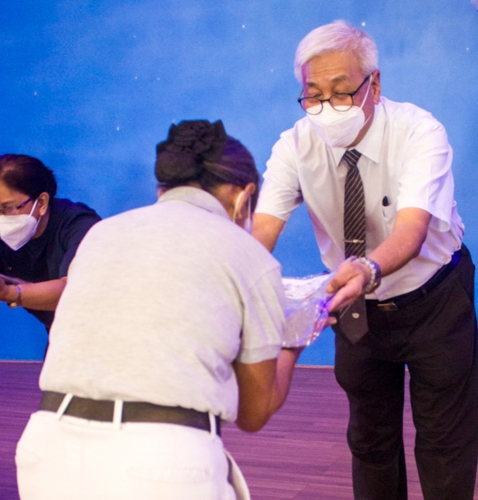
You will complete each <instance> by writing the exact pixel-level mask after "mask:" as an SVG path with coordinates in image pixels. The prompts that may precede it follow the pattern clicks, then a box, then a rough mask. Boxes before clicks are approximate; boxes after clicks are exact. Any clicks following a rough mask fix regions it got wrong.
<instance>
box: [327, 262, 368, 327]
mask: <svg viewBox="0 0 478 500" xmlns="http://www.w3.org/2000/svg"><path fill="white" fill-rule="evenodd" d="M369 281H370V269H369V268H368V267H367V266H366V265H365V264H362V263H360V262H358V261H353V260H348V259H347V260H346V261H345V262H343V263H342V264H341V265H340V266H339V267H338V268H337V270H336V271H335V273H334V277H333V278H332V279H331V280H330V282H329V283H328V285H327V288H326V291H327V293H330V294H334V296H333V297H332V299H331V300H330V303H329V312H333V311H337V310H339V309H342V308H343V307H345V306H348V305H350V304H352V303H353V302H355V300H356V299H358V298H359V297H360V296H361V295H362V294H363V290H364V287H365V286H366V285H367V283H368V282H369ZM331 319H332V320H333V319H334V318H331ZM334 323H335V321H333V323H331V324H334Z"/></svg>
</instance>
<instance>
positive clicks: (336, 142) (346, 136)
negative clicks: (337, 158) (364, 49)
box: [307, 80, 371, 148]
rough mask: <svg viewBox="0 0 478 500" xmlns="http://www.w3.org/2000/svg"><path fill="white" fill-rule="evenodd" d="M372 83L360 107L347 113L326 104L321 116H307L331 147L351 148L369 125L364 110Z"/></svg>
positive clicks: (353, 107) (352, 108)
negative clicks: (360, 133) (363, 129)
mask: <svg viewBox="0 0 478 500" xmlns="http://www.w3.org/2000/svg"><path fill="white" fill-rule="evenodd" d="M370 82H371V80H369V82H368V87H367V93H366V94H365V97H364V99H363V101H362V105H361V106H360V107H358V106H352V107H351V108H350V109H349V110H347V111H337V110H335V109H334V108H333V107H332V106H331V105H330V103H328V102H324V103H323V109H322V111H321V112H320V114H318V115H313V114H307V118H309V120H310V121H311V122H312V123H313V124H314V127H315V129H316V130H317V132H318V134H319V135H320V137H321V138H322V140H323V141H324V142H325V143H326V144H327V145H329V146H330V147H332V148H334V147H341V148H346V147H348V146H350V144H352V143H353V142H354V140H355V139H356V138H357V136H358V134H359V132H360V130H362V128H363V127H364V125H365V124H366V123H367V122H366V121H365V115H364V112H363V110H362V108H363V106H364V104H365V101H366V100H367V97H368V93H369V91H370V86H371V84H370ZM319 106H320V105H319ZM311 109H313V108H311ZM338 109H340V106H338ZM369 118H370V117H369ZM367 121H368V119H367Z"/></svg>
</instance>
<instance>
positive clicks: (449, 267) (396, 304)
mask: <svg viewBox="0 0 478 500" xmlns="http://www.w3.org/2000/svg"><path fill="white" fill-rule="evenodd" d="M462 250H463V248H462V249H460V250H457V251H456V252H455V253H454V254H453V255H452V258H451V260H450V262H449V263H448V264H446V265H445V266H443V267H441V268H440V269H439V270H438V271H437V272H436V273H435V274H434V275H433V276H432V277H431V278H430V279H429V280H428V281H427V282H426V283H425V284H424V285H422V286H421V287H419V288H417V289H416V290H413V291H411V292H408V293H404V294H403V295H397V296H396V297H391V298H390V299H387V300H384V301H382V302H381V301H379V300H367V305H370V306H372V307H378V308H379V309H380V310H381V311H383V312H390V311H398V310H399V309H402V308H404V307H406V306H409V305H410V304H413V303H414V302H416V301H417V300H420V299H422V298H424V297H426V296H427V295H428V294H429V293H430V292H431V291H432V290H433V289H434V288H436V287H437V286H438V285H439V284H440V283H441V282H442V281H443V280H444V279H445V278H446V277H447V276H449V274H450V273H451V272H452V271H453V269H455V267H456V266H457V265H458V263H459V262H460V256H461V253H462ZM463 251H464V250H463Z"/></svg>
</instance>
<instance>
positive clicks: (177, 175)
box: [156, 120, 227, 185]
mask: <svg viewBox="0 0 478 500" xmlns="http://www.w3.org/2000/svg"><path fill="white" fill-rule="evenodd" d="M226 141H227V134H226V131H225V129H224V125H223V123H222V121H220V120H218V121H216V122H214V123H211V122H209V121H207V120H184V121H182V122H180V123H179V124H178V125H171V127H170V129H169V133H168V138H167V139H166V140H165V141H163V142H160V143H159V144H158V145H157V146H156V178H157V179H158V181H159V182H160V183H161V184H164V185H174V184H181V183H184V182H186V181H194V180H197V179H199V177H200V176H201V174H202V172H203V170H204V166H203V161H204V160H207V161H210V162H216V161H218V160H219V159H220V158H221V156H222V153H223V151H224V147H225V145H226Z"/></svg>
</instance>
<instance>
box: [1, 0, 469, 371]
mask: <svg viewBox="0 0 478 500" xmlns="http://www.w3.org/2000/svg"><path fill="white" fill-rule="evenodd" d="M476 3H477V0H471V1H470V0H454V1H453V2H451V1H449V0H420V2H417V1H416V0H402V1H401V2H396V1H395V0H393V1H392V0H335V1H334V2H330V1H328V0H327V1H326V0H289V1H286V0H276V1H267V0H266V1H263V2H258V1H257V0H242V1H237V0H222V1H221V2H212V1H211V0H175V1H174V2H167V1H165V0H131V1H119V0H42V1H41V2H31V1H30V0H15V2H3V4H2V9H1V10H0V23H1V26H2V29H1V34H0V39H1V42H0V56H1V61H2V78H1V80H0V92H1V96H2V116H3V120H1V121H0V153H2V154H3V153H10V152H11V153H25V154H30V155H33V156H37V157H39V158H41V159H42V160H43V161H44V162H45V163H46V164H47V165H49V166H50V167H51V168H53V170H54V171H55V173H56V175H57V178H58V181H59V195H60V196H62V197H67V198H70V199H72V200H75V201H83V202H85V203H87V204H89V205H91V206H92V207H93V208H95V209H96V210H97V211H98V212H99V213H100V215H102V216H103V217H107V216H109V215H113V214H116V213H118V212H120V211H124V210H127V209H130V208H134V207H138V206H141V205H145V204H149V203H152V202H154V200H155V181H154V176H153V164H154V156H155V144H156V143H157V142H158V141H160V140H162V139H164V138H165V136H166V133H167V130H168V128H169V126H170V124H171V123H172V122H177V121H180V120H182V119H198V118H205V119H209V120H217V119H222V120H223V121H224V123H225V126H226V129H227V131H228V133H229V134H230V135H233V136H235V137H237V138H239V139H240V140H241V141H242V142H243V143H244V144H245V145H246V146H247V147H248V148H249V149H250V150H251V152H252V153H253V154H254V156H255V158H256V161H257V164H258V167H259V169H260V170H261V171H263V170H264V166H265V162H266V160H267V158H268V156H269V154H270V150H271V147H272V145H273V144H274V142H275V141H276V140H277V139H278V137H279V134H280V132H281V131H283V130H285V129H287V128H289V127H291V126H292V125H293V123H294V122H295V121H296V120H297V119H299V118H300V117H301V116H302V112H301V110H300V108H299V106H298V105H297V103H296V102H295V99H296V97H297V96H298V94H299V91H300V88H299V85H298V83H297V82H296V81H295V79H294V76H293V70H292V65H293V59H294V53H295V48H296V46H297V44H298V43H299V41H300V40H301V39H302V37H303V36H304V35H306V34H307V33H308V32H309V31H310V30H311V29H313V28H315V27H317V26H319V25H321V24H325V23H328V22H331V21H333V20H334V19H346V20H348V21H350V22H351V23H353V24H355V25H359V26H362V27H363V28H364V29H365V30H366V31H368V32H369V33H370V34H371V35H372V36H373V37H374V38H375V40H376V42H377V45H378V48H379V52H380V69H381V70H382V91H383V94H384V95H385V96H387V97H388V98H390V99H393V100H397V101H410V102H413V103H415V104H417V105H419V106H422V107H424V108H425V109H427V110H429V111H431V112H432V113H433V114H434V115H435V116H436V117H437V118H438V119H439V120H440V121H441V122H442V123H444V124H445V126H446V128H447V130H448V133H449V138H450V142H451V144H452V146H453V148H454V151H455V161H454V172H455V180H456V199H457V201H458V207H459V210H460V213H461V215H462V217H463V219H464V221H465V224H466V242H467V244H468V246H469V247H470V249H471V250H472V252H473V253H474V255H475V259H478V228H477V227H476V224H475V220H474V216H475V214H474V207H475V204H476V201H475V196H474V189H475V186H476V183H477V178H478V168H477V167H478V158H477V156H478V155H477V152H478V147H477V138H478V120H477V119H476V115H477V112H478V110H477V104H476V103H477V90H478V89H477V86H476V82H477V81H478V11H477V7H476ZM275 255H276V257H277V258H278V259H279V260H280V261H281V263H282V265H283V271H284V275H288V276H303V275H307V274H311V273H316V272H318V271H321V270H322V269H323V268H322V265H321V263H320V258H319V254H318V251H317V248H316V244H315V241H314V239H313V236H312V231H311V226H310V222H309V220H308V217H307V215H306V213H305V211H304V210H303V209H302V208H301V209H299V210H298V211H297V212H296V213H295V214H294V216H293V217H292V220H291V221H290V222H289V224H288V225H287V228H286V231H285V233H284V235H283V236H282V237H281V239H280V242H279V245H278V247H277V249H276V251H275ZM105 293H108V291H107V290H105ZM0 325H1V326H0V328H1V330H0V340H1V342H0V359H41V358H42V357H43V352H44V348H45V342H46V335H45V333H44V331H43V329H42V327H41V326H40V325H39V324H38V323H37V322H36V320H35V319H34V318H32V317H30V316H29V315H28V314H27V313H25V311H22V310H15V311H12V310H8V308H7V307H6V306H5V305H3V304H2V305H0ZM333 354H334V348H333V334H332V333H331V332H330V331H326V332H324V333H323V334H322V335H321V337H320V338H319V339H318V340H317V341H316V343H315V344H314V345H313V346H312V347H310V348H309V349H307V350H306V351H304V353H303V355H302V357H301V363H302V364H318V365H324V364H326V365H330V364H333Z"/></svg>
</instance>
